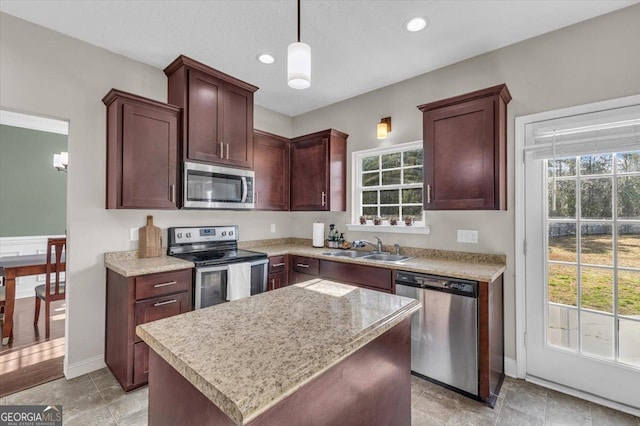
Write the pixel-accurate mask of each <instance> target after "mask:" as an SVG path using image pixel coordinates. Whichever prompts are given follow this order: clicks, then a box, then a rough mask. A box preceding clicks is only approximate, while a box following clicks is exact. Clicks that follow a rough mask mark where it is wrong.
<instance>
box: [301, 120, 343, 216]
mask: <svg viewBox="0 0 640 426" xmlns="http://www.w3.org/2000/svg"><path fill="white" fill-rule="evenodd" d="M348 137H349V135H347V134H345V133H342V132H339V131H337V130H334V129H328V130H323V131H321V132H317V133H312V134H310V135H305V136H300V137H297V138H294V139H292V141H291V142H292V143H291V210H292V211H304V210H306V211H345V210H346V206H347V202H346V194H347V182H346V176H347V138H348Z"/></svg>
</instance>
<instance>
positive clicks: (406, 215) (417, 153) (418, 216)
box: [347, 141, 429, 234]
mask: <svg viewBox="0 0 640 426" xmlns="http://www.w3.org/2000/svg"><path fill="white" fill-rule="evenodd" d="M422 168H423V149H422V141H416V142H409V143H405V144H399V145H393V146H388V147H384V148H374V149H368V150H364V151H357V152H354V153H353V154H352V170H353V175H352V181H353V185H352V188H353V206H352V220H351V224H349V225H347V227H348V229H349V230H350V231H376V232H399V233H423V234H424V233H428V232H429V228H428V226H426V225H425V215H424V211H423V209H422V196H423V188H422V187H423V185H422V180H423V174H422ZM362 222H364V223H362Z"/></svg>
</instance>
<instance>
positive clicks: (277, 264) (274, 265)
mask: <svg viewBox="0 0 640 426" xmlns="http://www.w3.org/2000/svg"><path fill="white" fill-rule="evenodd" d="M278 266H284V263H274V264H273V265H271V267H272V268H276V267H278Z"/></svg>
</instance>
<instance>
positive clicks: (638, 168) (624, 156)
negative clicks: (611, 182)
mask: <svg viewBox="0 0 640 426" xmlns="http://www.w3.org/2000/svg"><path fill="white" fill-rule="evenodd" d="M616 160H617V162H618V173H628V172H640V151H635V152H624V153H619V154H618V155H616Z"/></svg>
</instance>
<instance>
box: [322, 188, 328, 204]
mask: <svg viewBox="0 0 640 426" xmlns="http://www.w3.org/2000/svg"><path fill="white" fill-rule="evenodd" d="M325 204H327V194H326V193H325V192H324V191H322V207H324V206H325Z"/></svg>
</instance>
